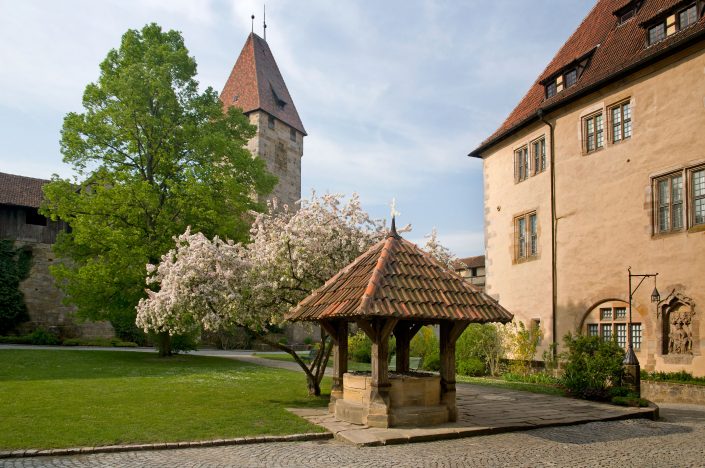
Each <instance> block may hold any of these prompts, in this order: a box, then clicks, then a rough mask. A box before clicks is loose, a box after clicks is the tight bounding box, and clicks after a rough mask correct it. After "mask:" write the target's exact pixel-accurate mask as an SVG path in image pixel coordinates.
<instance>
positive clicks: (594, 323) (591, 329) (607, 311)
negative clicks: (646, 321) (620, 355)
mask: <svg viewBox="0 0 705 468" xmlns="http://www.w3.org/2000/svg"><path fill="white" fill-rule="evenodd" d="M628 326H629V321H628V317H627V308H626V307H623V306H621V305H620V306H618V305H615V304H609V303H608V304H603V305H601V306H600V307H599V310H598V311H593V312H591V313H590V314H589V315H588V317H587V319H586V324H585V332H586V333H587V335H588V336H599V337H601V338H602V339H603V340H605V341H610V340H615V341H616V343H617V344H618V345H619V346H621V347H622V348H625V349H626V347H627V344H628V343H629V336H628ZM641 341H642V340H641V323H634V322H632V346H633V348H634V349H635V350H639V349H641Z"/></svg>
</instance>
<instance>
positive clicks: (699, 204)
mask: <svg viewBox="0 0 705 468" xmlns="http://www.w3.org/2000/svg"><path fill="white" fill-rule="evenodd" d="M652 190H653V194H654V196H653V199H654V228H653V231H654V234H667V233H671V232H681V231H685V230H687V229H690V228H693V227H697V226H702V225H705V166H696V167H689V168H684V169H681V170H679V171H677V172H672V173H670V174H666V175H663V176H659V177H656V178H654V179H653V181H652ZM686 208H687V211H686Z"/></svg>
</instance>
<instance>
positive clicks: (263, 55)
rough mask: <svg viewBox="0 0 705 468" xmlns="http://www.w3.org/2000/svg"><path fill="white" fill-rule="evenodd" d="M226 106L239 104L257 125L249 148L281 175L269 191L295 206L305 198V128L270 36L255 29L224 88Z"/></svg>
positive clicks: (224, 103)
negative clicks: (302, 166) (271, 44)
mask: <svg viewBox="0 0 705 468" xmlns="http://www.w3.org/2000/svg"><path fill="white" fill-rule="evenodd" d="M220 100H221V101H222V102H223V106H225V107H232V106H234V107H239V108H240V109H242V111H243V112H244V114H245V115H246V116H248V118H249V119H250V123H252V124H253V125H256V126H257V134H256V135H255V136H254V137H253V138H252V139H251V140H250V141H249V142H248V145H247V146H248V149H249V150H250V151H251V152H252V154H253V155H254V156H256V157H260V158H262V159H264V160H265V161H266V163H267V168H268V169H269V171H270V172H271V173H272V174H274V175H275V176H277V177H278V178H279V183H278V184H277V186H276V187H275V188H274V191H273V192H272V194H271V195H270V197H276V198H277V199H278V200H279V202H280V203H285V204H288V205H289V206H292V207H293V206H294V203H295V202H297V201H298V200H299V199H300V198H301V157H302V156H303V151H304V136H306V130H304V126H303V124H302V123H301V119H300V118H299V113H298V112H297V111H296V106H294V101H293V100H292V99H291V96H290V95H289V90H288V89H287V88H286V84H285V83H284V78H282V75H281V73H280V72H279V67H277V62H276V61H275V60H274V56H273V55H272V51H271V50H270V49H269V45H267V42H266V41H265V40H264V39H262V38H261V37H259V36H258V35H256V34H254V33H251V34H250V35H249V37H248V38H247V41H246V42H245V46H244V47H243V48H242V52H240V56H239V57H238V58H237V62H235V66H234V67H233V70H232V72H230V77H229V78H228V81H227V82H226V83H225V86H224V87H223V91H222V92H221V93H220Z"/></svg>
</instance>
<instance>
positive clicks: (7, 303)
mask: <svg viewBox="0 0 705 468" xmlns="http://www.w3.org/2000/svg"><path fill="white" fill-rule="evenodd" d="M31 266H32V251H31V250H30V249H29V248H28V247H25V248H22V247H20V248H18V249H15V247H14V243H13V242H12V241H10V240H0V334H4V333H7V332H9V331H10V330H12V329H14V328H15V327H16V326H17V325H19V324H20V323H22V322H26V321H27V320H29V315H28V314H27V306H26V305H25V302H24V295H23V294H22V291H20V289H19V286H20V282H21V281H22V280H23V279H25V278H27V276H29V270H30V268H31Z"/></svg>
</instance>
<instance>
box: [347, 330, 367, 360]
mask: <svg viewBox="0 0 705 468" xmlns="http://www.w3.org/2000/svg"><path fill="white" fill-rule="evenodd" d="M348 356H350V360H351V361H355V362H372V341H371V340H370V338H369V337H368V336H367V335H366V334H365V332H363V331H362V330H358V331H357V333H355V334H354V335H351V336H350V337H349V338H348Z"/></svg>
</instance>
